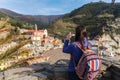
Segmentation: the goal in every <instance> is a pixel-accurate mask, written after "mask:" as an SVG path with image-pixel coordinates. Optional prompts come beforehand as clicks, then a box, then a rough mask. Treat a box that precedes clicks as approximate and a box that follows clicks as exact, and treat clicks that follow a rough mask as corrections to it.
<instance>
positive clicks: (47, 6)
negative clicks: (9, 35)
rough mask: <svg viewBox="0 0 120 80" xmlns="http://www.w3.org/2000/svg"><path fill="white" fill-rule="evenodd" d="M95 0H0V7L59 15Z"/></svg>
mask: <svg viewBox="0 0 120 80" xmlns="http://www.w3.org/2000/svg"><path fill="white" fill-rule="evenodd" d="M97 1H99V0H0V8H5V9H9V10H12V11H15V12H17V13H20V14H26V15H60V14H65V13H69V12H71V11H72V10H74V9H77V8H79V7H81V6H82V5H84V4H87V3H90V2H97ZM103 1H105V2H108V3H109V2H111V0H103ZM116 2H120V0H116Z"/></svg>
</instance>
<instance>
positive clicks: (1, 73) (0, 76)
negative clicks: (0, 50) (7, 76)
mask: <svg viewBox="0 0 120 80" xmlns="http://www.w3.org/2000/svg"><path fill="white" fill-rule="evenodd" d="M3 78H4V76H3V72H0V80H3Z"/></svg>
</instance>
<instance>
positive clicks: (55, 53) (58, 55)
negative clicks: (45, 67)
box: [43, 49, 70, 64]
mask: <svg viewBox="0 0 120 80" xmlns="http://www.w3.org/2000/svg"><path fill="white" fill-rule="evenodd" d="M44 55H45V56H50V59H49V60H48V62H49V63H50V64H54V63H55V62H56V61H58V60H60V59H69V58H70V55H69V54H65V53H63V52H62V49H53V50H49V51H47V52H45V54H43V56H44Z"/></svg>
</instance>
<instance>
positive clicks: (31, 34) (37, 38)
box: [0, 26, 63, 70]
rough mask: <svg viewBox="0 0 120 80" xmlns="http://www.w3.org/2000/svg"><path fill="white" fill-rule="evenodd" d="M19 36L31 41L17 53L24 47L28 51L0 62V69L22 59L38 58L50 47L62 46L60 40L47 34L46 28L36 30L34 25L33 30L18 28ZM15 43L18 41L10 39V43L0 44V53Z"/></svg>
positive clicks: (22, 48)
mask: <svg viewBox="0 0 120 80" xmlns="http://www.w3.org/2000/svg"><path fill="white" fill-rule="evenodd" d="M19 37H25V38H27V39H30V40H31V41H32V43H31V44H30V43H28V44H25V45H24V46H23V47H21V48H20V50H19V51H18V53H19V52H21V51H23V50H25V49H27V50H29V53H27V54H23V55H16V56H14V58H13V59H11V60H7V61H5V62H4V61H3V63H1V64H0V70H4V69H6V68H8V67H9V66H11V65H12V64H14V63H16V62H19V61H21V60H23V59H29V58H36V57H38V58H39V56H42V55H43V54H44V52H46V51H48V50H50V49H57V48H62V46H63V43H62V41H61V40H59V39H57V38H55V37H51V36H48V32H47V30H46V29H44V30H37V26H36V27H35V30H26V29H20V34H19ZM17 44H18V43H17V42H16V41H12V42H11V43H7V44H3V45H0V54H2V53H4V52H5V51H7V50H8V49H9V48H11V47H13V46H16V45H17ZM38 60H39V59H38ZM38 60H37V59H36V61H34V63H36V62H38V63H39V61H38ZM28 62H29V61H28ZM31 64H33V63H31Z"/></svg>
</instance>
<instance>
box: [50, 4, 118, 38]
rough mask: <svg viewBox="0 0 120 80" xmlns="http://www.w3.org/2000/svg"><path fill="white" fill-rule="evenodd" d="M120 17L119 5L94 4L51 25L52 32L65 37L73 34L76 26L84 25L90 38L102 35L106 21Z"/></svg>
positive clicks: (76, 10)
mask: <svg viewBox="0 0 120 80" xmlns="http://www.w3.org/2000/svg"><path fill="white" fill-rule="evenodd" d="M118 17H120V3H115V4H114V5H112V4H111V3H105V2H94V3H89V4H85V5H83V6H82V7H80V8H78V9H75V10H73V11H72V12H71V13H68V14H66V15H65V16H64V17H63V18H62V19H59V20H57V21H56V22H55V23H54V24H53V25H51V28H53V29H52V31H50V32H51V33H54V34H56V35H58V36H60V37H65V35H66V34H68V33H69V32H70V31H71V32H74V29H75V27H76V26H77V25H85V26H86V27H87V30H88V32H89V35H90V34H91V33H92V35H90V36H96V35H100V34H102V27H104V26H107V21H114V20H115V18H118ZM50 30H51V29H50Z"/></svg>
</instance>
